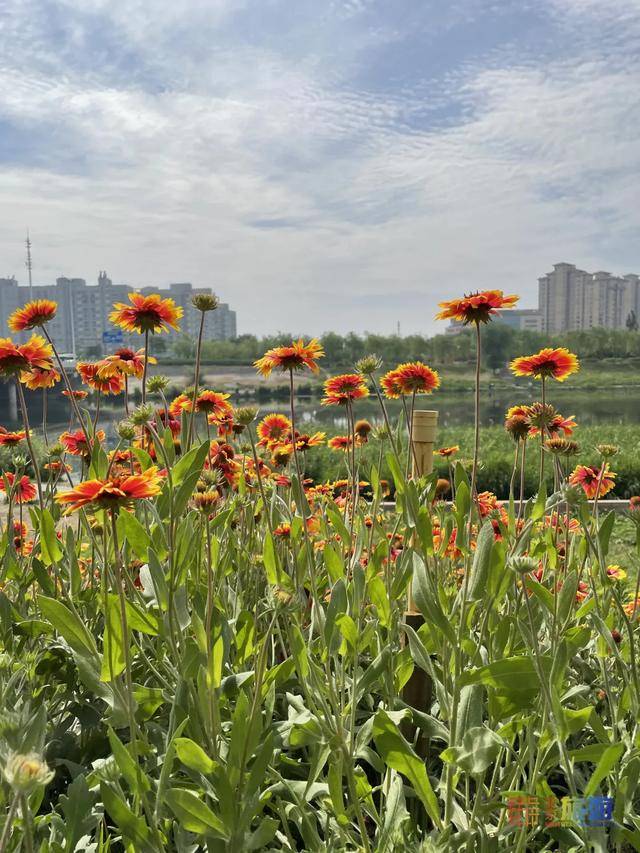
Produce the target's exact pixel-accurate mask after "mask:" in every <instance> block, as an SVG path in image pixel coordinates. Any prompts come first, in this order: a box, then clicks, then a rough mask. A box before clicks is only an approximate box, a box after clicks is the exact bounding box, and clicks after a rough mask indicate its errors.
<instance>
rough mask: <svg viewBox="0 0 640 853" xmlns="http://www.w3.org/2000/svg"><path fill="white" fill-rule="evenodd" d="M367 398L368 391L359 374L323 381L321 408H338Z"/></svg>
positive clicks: (347, 374) (349, 374)
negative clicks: (352, 401)
mask: <svg viewBox="0 0 640 853" xmlns="http://www.w3.org/2000/svg"><path fill="white" fill-rule="evenodd" d="M368 396H369V389H368V388H367V386H366V385H365V382H364V379H363V378H362V376H361V374H360V373H342V374H341V375H340V376H332V377H331V378H330V379H327V380H326V381H325V383H324V397H323V398H322V401H321V403H322V405H323V406H340V405H344V404H345V403H347V402H349V401H351V400H360V399H362V398H363V397H368Z"/></svg>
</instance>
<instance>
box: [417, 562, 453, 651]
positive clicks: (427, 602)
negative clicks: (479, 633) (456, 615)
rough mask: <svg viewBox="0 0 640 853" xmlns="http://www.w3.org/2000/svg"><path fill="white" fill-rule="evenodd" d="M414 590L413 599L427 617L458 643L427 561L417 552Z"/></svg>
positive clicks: (448, 637) (446, 635) (449, 638)
mask: <svg viewBox="0 0 640 853" xmlns="http://www.w3.org/2000/svg"><path fill="white" fill-rule="evenodd" d="M412 590H413V600H414V601H415V603H416V604H417V605H418V609H419V610H420V612H421V613H422V615H423V616H424V617H425V619H427V620H429V621H430V622H433V623H434V624H435V625H436V626H437V627H438V628H439V629H440V630H441V631H442V633H443V634H444V636H445V637H446V638H447V639H448V640H450V642H452V643H456V642H457V638H456V633H455V631H454V630H453V626H452V625H451V623H450V622H449V620H448V619H447V617H446V616H445V615H444V613H443V611H442V608H441V607H440V602H439V601H438V599H437V598H436V596H435V595H434V594H433V592H432V589H431V584H430V583H429V578H428V577H427V567H426V565H425V562H424V560H423V559H422V557H420V555H419V554H416V553H414V554H413V580H412Z"/></svg>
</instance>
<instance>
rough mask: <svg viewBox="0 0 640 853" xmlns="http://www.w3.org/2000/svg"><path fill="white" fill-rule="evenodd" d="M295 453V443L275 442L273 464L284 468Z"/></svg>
mask: <svg viewBox="0 0 640 853" xmlns="http://www.w3.org/2000/svg"><path fill="white" fill-rule="evenodd" d="M292 454H293V444H274V446H273V447H272V448H271V464H272V465H275V467H276V468H283V467H284V466H285V465H287V464H288V463H289V460H290V459H291V456H292Z"/></svg>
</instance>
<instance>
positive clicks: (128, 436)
mask: <svg viewBox="0 0 640 853" xmlns="http://www.w3.org/2000/svg"><path fill="white" fill-rule="evenodd" d="M116 430H117V433H118V435H119V436H120V438H121V439H122V440H123V441H133V439H134V438H135V437H136V428H135V425H134V424H133V423H131V421H120V423H119V424H118V426H117V427H116Z"/></svg>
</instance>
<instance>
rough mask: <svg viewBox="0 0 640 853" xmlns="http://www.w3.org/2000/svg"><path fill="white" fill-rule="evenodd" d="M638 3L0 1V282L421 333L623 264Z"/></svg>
mask: <svg viewBox="0 0 640 853" xmlns="http://www.w3.org/2000/svg"><path fill="white" fill-rule="evenodd" d="M639 57H640V0H446V2H445V0H392V2H389V0H0V181H1V185H2V200H3V203H2V205H1V206H0V276H3V275H11V274H15V275H16V277H17V278H18V279H19V281H21V282H22V283H25V281H26V277H25V276H26V273H25V268H24V252H25V250H24V239H25V233H26V230H27V228H28V229H29V231H30V234H31V239H32V242H33V266H34V282H35V283H39V284H40V283H42V284H44V283H50V282H53V281H54V280H55V278H56V277H57V276H59V275H67V276H79V277H83V278H86V280H87V281H88V282H91V283H93V282H95V281H96V279H97V274H98V271H99V270H101V269H106V270H107V271H108V273H109V275H110V276H111V278H112V279H113V280H114V282H115V283H127V284H130V285H132V286H133V287H138V286H146V285H153V286H158V287H164V286H167V284H168V283H169V282H171V281H191V282H192V283H193V284H194V285H197V286H211V287H213V289H214V290H215V291H216V292H217V293H218V294H219V296H220V298H221V299H222V301H225V302H228V303H229V304H230V305H231V307H233V308H235V309H236V310H237V312H238V330H239V332H240V333H242V332H251V333H256V334H261V333H265V334H266V333H273V332H277V331H291V332H294V331H295V332H306V333H310V334H319V333H322V332H324V331H328V330H335V331H339V332H345V331H351V330H353V331H357V332H362V331H365V330H368V331H375V332H381V333H393V332H395V331H396V328H397V324H398V323H400V329H401V332H402V334H408V333H414V332H418V333H424V334H432V333H434V332H436V331H438V330H442V324H438V323H437V322H435V321H434V319H433V318H434V314H435V312H436V310H437V302H438V301H439V300H441V299H446V298H449V297H453V296H457V295H461V294H462V293H463V292H469V291H472V290H477V289H484V288H487V287H492V288H493V287H498V288H502V289H504V290H505V291H507V292H510V293H511V292H515V293H519V294H520V295H521V305H522V306H523V307H535V305H536V303H537V278H538V276H540V275H542V274H544V273H546V272H548V271H549V270H550V269H551V268H552V265H553V264H554V263H558V262H560V261H567V262H569V263H575V264H577V265H578V266H579V267H582V268H583V269H587V270H592V271H595V270H599V269H606V270H609V271H611V272H613V273H617V274H624V273H627V272H640V239H639V237H640V234H639V226H640V203H639V202H640V177H639V176H640V145H639V144H638V127H640V62H639V61H638V60H639Z"/></svg>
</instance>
